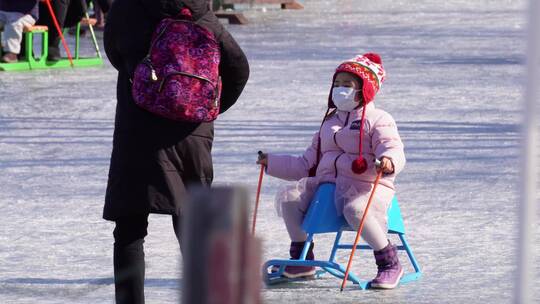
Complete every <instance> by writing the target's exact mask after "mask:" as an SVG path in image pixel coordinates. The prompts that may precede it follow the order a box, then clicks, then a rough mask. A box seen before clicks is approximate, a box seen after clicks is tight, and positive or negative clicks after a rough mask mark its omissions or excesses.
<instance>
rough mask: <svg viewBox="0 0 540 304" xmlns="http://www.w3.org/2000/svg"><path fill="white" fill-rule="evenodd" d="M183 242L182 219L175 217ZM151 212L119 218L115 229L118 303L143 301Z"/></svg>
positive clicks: (135, 303) (173, 219) (125, 303)
mask: <svg viewBox="0 0 540 304" xmlns="http://www.w3.org/2000/svg"><path fill="white" fill-rule="evenodd" d="M172 222H173V227H174V233H175V235H176V238H177V240H178V243H179V244H180V226H179V225H180V218H179V217H177V216H173V217H172ZM147 228H148V215H147V214H146V215H137V216H129V217H124V218H120V219H118V220H117V221H116V227H115V228H114V232H113V234H114V258H113V260H114V288H115V298H116V303H117V304H128V303H129V304H142V303H144V272H145V267H144V248H143V243H144V237H145V236H146V235H147V233H148V232H147Z"/></svg>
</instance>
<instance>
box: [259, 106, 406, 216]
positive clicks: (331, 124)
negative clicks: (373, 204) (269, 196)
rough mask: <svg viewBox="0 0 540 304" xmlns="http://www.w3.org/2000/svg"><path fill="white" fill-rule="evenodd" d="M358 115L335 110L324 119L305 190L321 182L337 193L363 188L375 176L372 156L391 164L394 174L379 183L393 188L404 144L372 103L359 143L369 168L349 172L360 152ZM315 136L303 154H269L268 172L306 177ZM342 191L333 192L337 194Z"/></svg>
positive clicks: (391, 122) (359, 112)
mask: <svg viewBox="0 0 540 304" xmlns="http://www.w3.org/2000/svg"><path fill="white" fill-rule="evenodd" d="M361 116H362V109H361V108H360V109H357V110H354V111H351V112H342V111H337V112H336V113H335V114H333V115H331V116H330V117H328V118H327V119H326V120H325V121H324V123H323V125H322V128H321V130H320V137H321V153H322V155H321V157H320V162H319V165H318V167H317V173H316V176H315V177H311V178H310V179H309V180H308V181H307V182H308V187H307V189H316V185H318V184H320V183H323V182H335V183H336V189H337V191H336V192H339V191H347V190H348V189H349V188H350V187H351V186H352V187H354V188H355V189H357V190H358V192H362V191H363V190H362V189H366V186H367V185H366V183H368V184H371V183H373V181H374V180H375V178H376V176H377V172H376V170H375V159H376V158H377V159H380V158H381V157H382V156H386V157H388V158H390V159H391V160H392V162H393V164H394V173H393V174H388V175H383V176H382V178H381V180H380V185H382V186H385V187H387V188H389V189H387V190H391V191H393V190H394V179H395V177H396V175H397V174H398V173H399V172H401V170H403V167H404V166H405V154H404V151H403V143H402V142H401V138H400V136H399V133H398V130H397V126H396V123H395V121H394V119H393V118H392V116H390V114H388V113H387V112H385V111H383V110H380V109H376V108H375V105H374V103H373V102H371V103H369V104H368V105H367V108H366V114H365V123H364V132H365V133H364V142H363V143H362V145H363V147H364V148H363V157H364V158H365V159H366V161H367V163H368V169H367V170H366V172H364V173H362V174H355V173H354V172H352V169H351V165H352V162H353V160H354V159H356V157H357V156H358V153H359V147H358V146H359V140H360V139H359V138H360V137H359V132H360V121H361ZM318 137H319V132H317V133H315V135H314V136H313V141H312V144H311V146H310V147H308V148H307V150H306V151H305V152H304V154H303V155H302V156H292V155H278V154H268V166H267V170H266V172H267V174H269V175H271V176H274V177H277V178H281V179H285V180H300V179H302V178H304V177H307V176H308V173H309V169H310V168H311V167H313V166H314V165H315V163H316V161H317V141H318ZM310 184H311V185H310ZM361 184H363V185H361ZM310 186H311V187H310ZM368 188H371V187H368ZM341 194H342V193H336V196H342V195H341ZM310 197H311V196H310ZM310 197H309V198H308V199H310ZM338 210H339V209H338Z"/></svg>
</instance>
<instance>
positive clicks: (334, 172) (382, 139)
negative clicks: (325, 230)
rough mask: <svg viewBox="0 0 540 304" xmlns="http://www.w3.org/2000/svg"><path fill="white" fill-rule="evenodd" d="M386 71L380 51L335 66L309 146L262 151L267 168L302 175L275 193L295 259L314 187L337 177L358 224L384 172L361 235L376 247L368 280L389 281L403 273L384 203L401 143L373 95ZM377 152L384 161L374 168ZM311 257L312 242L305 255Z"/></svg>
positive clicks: (341, 208) (341, 201) (297, 269)
mask: <svg viewBox="0 0 540 304" xmlns="http://www.w3.org/2000/svg"><path fill="white" fill-rule="evenodd" d="M384 78H385V71H384V69H383V66H382V61H381V58H380V57H379V56H378V55H377V54H373V53H368V54H364V55H359V56H356V57H355V58H353V59H351V60H349V61H346V62H344V63H342V64H341V65H339V66H338V67H337V69H336V71H335V73H334V77H333V84H332V89H331V91H330V96H329V98H328V110H327V111H326V114H325V116H324V119H323V122H322V124H321V127H320V129H319V132H317V133H316V134H315V135H314V137H313V141H312V144H311V146H310V147H308V149H307V150H306V151H305V152H304V154H303V155H302V156H300V157H297V156H291V155H277V154H261V155H260V156H259V160H258V161H257V163H258V164H262V165H265V166H266V172H267V174H269V175H271V176H274V177H277V178H281V179H285V180H300V182H298V183H297V185H296V186H295V187H292V188H289V189H287V190H285V191H284V192H283V193H282V194H281V195H278V197H280V198H279V199H278V201H279V202H278V203H279V205H280V208H281V213H282V216H283V219H284V221H285V225H286V227H287V232H288V233H289V236H290V238H291V246H290V255H291V258H293V259H298V258H299V256H300V254H301V252H302V248H303V247H304V244H305V241H306V239H307V235H306V233H305V232H304V231H303V230H302V227H301V226H302V222H303V219H304V216H305V214H306V212H307V210H308V208H309V204H310V202H311V199H312V197H313V194H314V193H315V191H316V190H317V187H318V185H319V184H321V183H326V182H331V183H335V184H336V195H335V196H336V197H335V203H336V208H337V210H338V213H342V214H343V215H344V217H345V219H346V220H347V222H348V223H349V225H350V226H351V227H352V228H354V229H358V226H359V225H360V220H361V218H362V215H363V213H364V210H365V207H366V204H367V201H368V198H369V195H370V193H371V190H372V189H373V181H374V180H375V177H376V175H377V171H378V170H382V172H383V176H382V178H381V179H380V185H379V187H377V190H376V193H375V196H374V200H373V202H372V204H371V206H370V211H369V213H368V215H367V217H366V220H365V223H364V229H363V232H362V238H363V239H364V240H365V241H366V242H367V243H368V244H369V245H370V246H371V247H372V248H373V249H374V255H375V262H376V264H377V267H378V273H377V276H376V277H375V279H373V280H372V281H371V287H375V288H394V287H396V286H397V284H398V283H399V280H400V278H401V276H402V275H403V268H402V266H401V264H400V262H399V260H398V256H397V249H396V247H395V246H394V245H392V244H391V243H390V241H389V240H388V238H387V231H388V228H387V210H388V207H389V206H390V203H391V201H392V198H393V196H394V192H395V190H394V179H395V177H396V175H397V174H398V173H399V172H400V171H401V170H402V169H403V167H404V165H405V155H404V151H403V143H402V142H401V139H400V136H399V134H398V130H397V127H396V123H395V121H394V119H393V118H392V116H390V114H388V113H386V112H385V111H383V110H380V109H376V108H375V105H374V103H373V102H372V101H373V99H374V97H375V94H376V93H377V92H378V91H379V89H380V87H381V84H382V82H383V81H384ZM375 159H378V160H380V161H381V165H380V167H378V168H376V167H375ZM307 259H308V260H313V259H314V254H313V244H312V246H311V248H309V251H308V254H307ZM314 273H315V268H314V267H308V266H287V267H286V268H285V271H284V274H283V275H284V276H286V277H289V278H298V277H307V276H311V275H313V274H314Z"/></svg>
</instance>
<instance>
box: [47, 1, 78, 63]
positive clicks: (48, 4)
mask: <svg viewBox="0 0 540 304" xmlns="http://www.w3.org/2000/svg"><path fill="white" fill-rule="evenodd" d="M41 1H43V2H45V4H46V5H47V8H48V9H49V13H50V14H51V18H52V20H53V23H54V26H55V27H56V31H58V35H60V39H61V40H62V44H63V45H64V49H65V50H66V54H67V56H68V59H69V63H70V64H71V66H72V67H73V57H72V56H71V52H70V51H69V48H68V46H67V43H66V39H64V34H62V29H61V28H60V25H59V24H58V20H56V15H55V14H54V11H53V8H52V6H51V1H50V0H41Z"/></svg>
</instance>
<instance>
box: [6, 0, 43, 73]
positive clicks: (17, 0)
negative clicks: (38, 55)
mask: <svg viewBox="0 0 540 304" xmlns="http://www.w3.org/2000/svg"><path fill="white" fill-rule="evenodd" d="M37 19H38V0H0V28H2V27H3V28H4V32H3V34H2V46H3V50H4V55H3V56H2V58H0V61H2V62H4V63H13V62H17V61H18V58H17V57H18V55H19V53H20V52H21V41H22V34H23V29H24V27H25V26H31V25H34V24H35V23H36V20H37Z"/></svg>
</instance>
